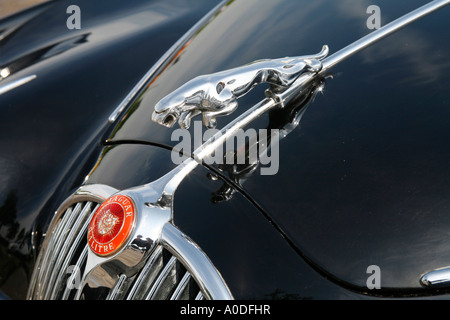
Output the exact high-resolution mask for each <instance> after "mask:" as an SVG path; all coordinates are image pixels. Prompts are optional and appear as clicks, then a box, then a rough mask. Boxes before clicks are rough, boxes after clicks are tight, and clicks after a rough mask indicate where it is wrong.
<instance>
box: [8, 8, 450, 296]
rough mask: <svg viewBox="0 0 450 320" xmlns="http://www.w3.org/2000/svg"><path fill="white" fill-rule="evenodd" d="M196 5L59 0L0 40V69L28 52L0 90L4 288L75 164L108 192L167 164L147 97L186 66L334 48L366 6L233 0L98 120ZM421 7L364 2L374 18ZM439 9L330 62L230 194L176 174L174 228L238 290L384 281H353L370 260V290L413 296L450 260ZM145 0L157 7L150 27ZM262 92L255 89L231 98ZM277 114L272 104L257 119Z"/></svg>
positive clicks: (333, 292)
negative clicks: (124, 104) (321, 88)
mask: <svg viewBox="0 0 450 320" xmlns="http://www.w3.org/2000/svg"><path fill="white" fill-rule="evenodd" d="M106 2H107V3H108V4H106ZM194 3H195V7H191V6H190V5H189V4H188V3H187V2H185V1H181V0H178V1H167V0H164V1H150V2H146V1H131V2H123V1H105V2H103V1H95V2H94V1H79V2H77V1H73V4H79V5H80V7H82V12H83V20H82V21H83V22H82V23H83V24H82V25H83V27H82V29H81V30H80V31H73V32H69V31H68V30H67V28H66V27H65V19H66V18H67V15H66V14H62V15H60V12H61V11H62V12H63V13H64V12H65V9H66V6H67V5H66V3H65V2H61V3H59V2H56V3H55V4H53V3H52V6H50V9H48V11H44V13H43V14H41V15H39V16H37V17H36V18H35V19H33V20H32V21H30V22H28V23H27V24H25V25H24V26H23V27H22V28H21V29H19V31H17V32H16V33H14V35H13V36H12V37H11V38H10V39H8V41H7V42H5V43H4V44H2V43H1V42H0V50H1V51H0V53H1V54H0V66H3V65H4V64H5V63H6V62H11V61H33V63H34V64H26V63H23V62H22V63H21V65H24V66H25V67H23V68H22V69H20V71H18V72H17V73H16V74H15V75H13V76H12V77H11V79H14V78H13V77H16V76H17V77H19V76H20V75H28V74H33V73H37V74H38V79H37V80H34V81H32V82H30V83H29V84H27V85H25V86H23V87H21V88H20V89H16V90H14V91H11V92H10V93H8V94H5V95H3V96H0V108H1V109H0V111H2V112H3V114H2V117H0V137H1V138H0V150H1V153H0V161H2V162H3V163H2V164H1V165H0V179H1V181H2V186H1V187H2V189H0V190H1V191H2V192H1V193H0V219H1V220H0V221H1V223H2V225H3V228H2V229H0V232H1V233H0V236H1V237H0V239H1V241H2V245H1V246H0V250H2V251H1V254H2V255H1V256H0V263H2V265H1V266H0V290H2V291H4V292H5V293H6V294H7V295H9V296H11V297H19V298H20V297H23V296H24V294H25V291H26V285H27V276H29V274H30V272H31V267H32V264H33V259H32V258H33V257H32V256H33V254H36V251H33V245H39V243H40V236H41V233H42V232H43V230H45V226H46V225H47V224H48V222H49V220H50V219H51V214H52V212H54V210H55V208H56V207H57V206H58V204H59V203H60V202H61V201H62V200H63V199H64V198H65V197H67V196H68V195H69V194H70V192H71V190H73V189H74V188H76V187H77V186H78V185H79V184H81V183H82V182H83V180H84V178H85V176H87V175H88V174H89V173H90V175H89V177H88V180H87V183H106V184H108V185H111V186H113V187H116V188H119V189H123V188H128V187H132V186H135V185H139V184H143V183H146V182H149V181H152V180H153V179H155V178H157V177H159V176H160V175H162V174H164V173H165V172H167V171H168V170H169V169H170V168H173V166H174V165H173V163H172V162H171V161H170V152H169V150H168V149H170V147H171V146H174V145H176V143H177V141H171V138H170V135H171V130H169V129H167V128H164V127H161V126H159V125H156V124H154V123H152V122H151V120H150V117H151V112H152V111H153V107H154V104H155V103H156V102H157V101H158V100H159V98H161V97H162V96H164V95H165V94H167V93H169V92H171V91H172V90H174V89H175V88H176V87H178V86H179V85H181V84H183V83H184V82H186V81H188V80H190V79H192V78H193V77H195V76H197V75H200V74H204V73H210V72H215V71H220V70H223V69H228V68H231V67H235V66H239V65H242V64H245V63H248V62H249V61H253V60H256V59H260V58H279V57H283V56H290V55H303V54H309V53H314V52H317V51H318V50H319V49H320V48H321V46H322V45H323V44H328V45H329V46H330V48H331V51H332V52H334V51H335V50H337V49H339V48H342V47H343V46H345V45H347V44H349V43H351V42H352V41H354V40H356V39H358V38H359V37H361V36H362V35H364V34H367V33H368V32H369V30H367V28H366V25H365V22H366V19H367V14H366V13H365V10H366V8H367V6H368V5H369V3H362V2H361V1H339V2H338V1H314V2H311V1H282V0H278V1H270V2H269V1H265V2H255V1H248V0H246V1H230V2H229V4H228V6H227V7H226V9H225V10H224V11H222V12H221V13H220V14H218V15H217V16H216V17H215V19H214V20H213V21H212V22H211V23H210V24H208V25H207V26H206V27H205V28H203V29H202V30H201V32H199V33H198V34H197V36H196V37H195V38H194V39H193V40H192V41H191V42H190V43H189V45H188V46H186V47H184V48H183V50H182V51H181V52H180V54H179V55H178V58H177V59H176V60H175V61H174V62H173V63H172V64H171V65H170V66H169V67H168V68H166V69H165V70H164V72H163V73H162V74H161V75H159V77H158V78H157V79H156V80H155V81H154V82H152V84H151V86H150V87H149V89H148V90H147V91H146V92H145V93H144V95H143V96H142V97H141V98H140V99H139V101H138V102H136V103H135V104H134V105H132V106H131V107H130V108H129V109H128V110H127V112H126V113H124V114H123V116H122V117H121V118H120V119H119V120H118V122H117V123H115V124H114V126H112V127H109V125H108V123H107V122H106V119H107V117H108V115H109V114H110V112H112V110H114V108H115V107H116V106H117V105H118V104H119V102H120V101H121V99H123V97H124V96H125V95H126V93H127V92H128V90H130V89H131V88H132V87H133V85H134V84H135V83H136V82H137V81H138V80H139V79H140V77H141V76H142V75H143V74H144V73H145V72H146V71H147V70H148V69H149V68H150V66H151V65H152V64H153V63H154V62H155V61H156V60H157V59H158V58H159V57H160V56H161V54H163V53H164V52H165V50H166V49H167V48H168V47H169V46H170V45H171V44H172V43H174V42H175V41H176V39H177V38H178V37H179V36H180V35H181V34H183V32H184V31H185V30H186V29H187V28H188V27H189V26H191V25H192V24H193V23H194V21H195V20H197V19H198V18H199V17H201V16H202V14H204V13H206V12H207V11H208V10H209V8H211V7H212V6H213V5H214V4H215V3H212V2H210V1H203V2H194ZM424 3H426V1H421V0H415V1H410V0H408V1H406V0H404V1H395V2H393V1H376V2H374V3H372V2H371V3H370V4H378V5H379V6H380V7H381V8H382V17H383V21H389V20H391V19H393V18H395V17H397V16H400V15H401V14H404V13H406V12H408V11H410V10H412V9H414V8H416V7H418V6H419V5H421V4H424ZM172 8H176V9H177V10H176V11H172ZM448 10H449V8H445V9H443V10H442V11H441V12H438V13H433V15H432V16H430V17H428V18H425V19H423V20H421V21H418V22H416V23H415V24H414V25H411V26H410V27H408V29H405V30H403V31H400V32H398V33H397V34H396V35H393V36H391V37H390V38H388V39H385V40H383V41H382V42H380V43H379V44H377V45H375V46H373V47H372V48H369V49H367V50H366V51H364V52H362V53H360V54H358V55H356V56H355V57H353V58H351V59H349V60H348V61H345V62H343V63H342V64H340V65H339V66H338V67H337V68H335V69H334V70H333V73H334V79H332V80H331V79H328V80H327V82H326V86H325V92H324V94H323V95H320V94H319V96H317V97H316V99H315V101H314V103H312V104H311V105H309V107H308V109H307V110H306V112H305V114H304V117H303V119H302V122H301V125H300V127H298V128H296V129H295V130H294V131H293V132H291V133H290V134H289V136H288V137H287V138H286V139H284V140H282V141H281V143H280V148H281V149H280V170H279V172H278V174H276V175H273V176H261V175H259V174H258V172H255V173H254V174H252V175H249V176H247V177H246V180H245V181H239V180H237V182H235V183H239V185H233V183H232V181H228V183H230V184H231V185H232V186H233V187H236V188H238V189H239V190H238V191H236V192H234V193H233V194H232V197H231V198H230V199H229V200H228V201H222V202H217V201H215V200H217V199H215V198H214V196H215V194H217V190H220V189H221V188H222V187H223V184H224V181H223V180H221V179H219V180H217V181H215V180H213V179H210V178H208V173H209V174H210V173H211V172H214V173H218V171H217V170H218V169H217V168H210V169H211V170H213V171H208V170H207V169H206V168H205V167H198V168H197V169H196V170H195V171H194V172H193V173H192V174H191V175H190V176H189V177H188V178H187V179H186V180H185V181H184V182H183V183H182V184H181V185H180V188H179V190H177V193H176V202H175V223H176V224H177V226H179V227H180V228H181V229H182V230H183V231H184V232H186V233H187V234H188V235H189V236H190V237H192V238H193V239H194V240H195V241H196V242H197V243H198V244H199V245H200V246H201V247H202V248H203V249H204V250H205V251H206V253H207V254H208V256H209V257H210V258H211V259H212V261H213V262H214V264H215V265H216V266H217V267H218V268H219V270H220V272H221V273H222V275H223V276H224V278H225V280H226V281H227V283H228V285H229V286H230V288H231V290H232V292H233V294H234V295H235V296H236V297H237V298H246V299H253V298H257V299H263V298H296V299H310V298H316V299H326V298H331V299H338V298H358V299H360V298H367V297H373V296H378V295H382V294H385V293H386V290H381V291H370V290H367V288H365V281H366V279H367V277H368V274H367V273H366V268H367V266H368V265H370V264H377V265H379V266H380V267H381V270H382V286H383V288H384V289H386V288H388V289H391V288H400V291H398V290H397V291H394V292H391V291H390V290H387V293H389V294H392V293H393V294H397V295H399V294H400V293H402V294H403V293H406V294H410V293H418V291H417V290H420V287H419V284H418V277H419V276H420V273H421V272H425V271H428V270H429V269H434V268H438V267H442V266H445V265H450V263H449V261H448V254H447V252H449V250H448V249H450V248H448V241H447V239H448V235H447V232H446V230H448V223H449V221H448V218H447V216H446V214H445V213H446V212H448V209H449V207H450V204H449V200H448V185H449V178H450V174H449V171H448V170H449V166H448V165H449V164H450V161H449V159H450V156H449V153H448V152H449V150H450V148H449V137H450V132H449V126H448V125H447V123H448V121H447V120H448V118H449V117H448V116H449V108H448V107H449V106H448V101H449V99H448V93H447V92H448V91H446V90H445V88H448V87H449V83H448V78H446V77H445V74H448V71H449V64H448V62H447V59H446V53H447V52H448V44H446V39H448V32H449V30H448V28H446V27H445V26H446V25H445V23H446V17H447V16H448ZM144 11H145V13H146V14H148V15H155V17H158V19H159V18H160V17H161V16H160V14H161V13H163V16H164V18H163V19H162V20H158V19H156V21H158V23H156V24H152V21H153V20H149V19H142V18H145V17H146V15H145V14H143V12H144ZM137 21H139V23H136V22H137ZM56 26H59V27H56ZM125 26H127V27H125ZM128 27H129V28H128ZM37 28H39V30H41V32H40V33H39V37H37V36H36V32H35V30H36V29H37ZM80 39H82V41H80ZM52 49H53V51H52ZM62 49H66V50H62ZM49 52H50V53H51V52H53V53H55V52H56V53H58V54H52V55H50V56H49V54H48V53H49ZM36 53H39V54H36ZM21 59H22V60H21ZM262 95H263V88H256V89H255V90H254V91H253V92H252V93H250V94H248V95H247V96H245V97H244V98H243V99H242V100H241V108H240V111H241V110H242V109H244V108H245V107H246V106H250V105H253V104H254V103H255V102H256V101H258V100H259V99H260V98H261V97H262ZM238 113H239V112H237V113H236V114H238ZM3 115H4V116H5V117H3ZM233 117H234V116H233ZM280 119H281V120H280ZM283 119H285V117H280V115H273V114H272V115H271V116H269V117H263V118H262V119H260V120H258V121H257V122H256V124H255V125H257V126H258V127H266V126H267V125H268V124H270V125H275V123H276V124H277V125H278V124H280V122H281V123H283V121H285V120H283ZM229 120H230V117H227V118H221V119H219V126H221V125H223V124H224V123H226V122H227V121H229ZM275 120H276V121H275ZM191 130H192V129H191ZM105 138H109V142H108V143H107V144H108V145H107V146H106V147H105V148H103V147H102V146H101V142H102V141H103V140H104V139H105ZM161 146H163V147H164V148H162V147H161ZM97 160H98V162H97ZM93 169H94V170H93ZM91 170H93V171H91ZM5 182H6V183H5ZM32 230H36V231H38V233H37V235H36V237H31V233H30V232H31V231H32ZM411 289H414V290H415V291H411Z"/></svg>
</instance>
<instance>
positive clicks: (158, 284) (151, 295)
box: [145, 257, 177, 300]
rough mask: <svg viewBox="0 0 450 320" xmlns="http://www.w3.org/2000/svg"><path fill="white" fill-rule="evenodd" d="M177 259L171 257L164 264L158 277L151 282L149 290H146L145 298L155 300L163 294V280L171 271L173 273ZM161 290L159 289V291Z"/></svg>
mask: <svg viewBox="0 0 450 320" xmlns="http://www.w3.org/2000/svg"><path fill="white" fill-rule="evenodd" d="M176 262H177V259H176V258H175V257H171V258H170V260H169V262H168V263H167V264H166V265H165V266H164V268H163V270H162V271H161V273H160V274H159V276H158V278H156V280H155V283H154V284H153V286H152V288H151V290H150V291H149V292H148V294H147V296H146V297H145V300H156V299H157V298H158V297H160V296H161V295H164V294H165V293H166V292H163V291H162V290H164V286H163V284H164V282H165V280H167V279H168V278H169V277H170V276H171V273H172V274H173V273H174V269H175V267H176ZM160 290H161V291H160Z"/></svg>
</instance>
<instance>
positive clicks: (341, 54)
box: [321, 0, 450, 73]
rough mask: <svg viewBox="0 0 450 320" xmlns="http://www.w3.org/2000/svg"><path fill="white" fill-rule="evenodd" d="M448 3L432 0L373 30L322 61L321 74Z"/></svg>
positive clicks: (448, 0)
mask: <svg viewBox="0 0 450 320" xmlns="http://www.w3.org/2000/svg"><path fill="white" fill-rule="evenodd" d="M449 3H450V0H434V1H431V2H429V3H427V4H426V5H423V6H422V7H420V8H418V9H416V10H414V11H411V12H410V13H407V14H405V15H404V16H402V17H400V18H398V19H396V20H394V21H392V22H390V23H388V24H386V25H385V26H383V27H381V28H380V29H378V30H375V31H373V32H371V33H369V34H368V35H366V36H364V37H362V38H361V39H359V40H357V41H355V42H353V43H352V44H350V45H348V46H346V47H345V48H343V49H341V50H339V51H337V52H335V53H334V54H332V55H330V56H329V57H328V58H326V59H324V60H323V62H322V65H323V68H322V71H321V72H322V73H323V72H325V71H327V70H329V69H330V68H331V67H333V66H334V65H336V64H337V63H339V62H341V61H343V60H344V59H347V58H348V57H350V56H351V55H353V54H355V53H356V52H358V51H361V50H362V49H364V48H366V47H368V46H370V45H371V44H373V43H375V42H376V41H378V40H380V39H382V38H384V37H386V36H388V35H390V34H391V33H393V32H395V31H397V30H399V29H401V28H403V27H404V26H406V25H408V24H409V23H411V22H413V21H416V20H417V19H420V18H422V17H424V16H426V15H428V14H430V13H432V12H433V11H436V10H438V9H440V8H442V7H443V6H445V5H447V4H449Z"/></svg>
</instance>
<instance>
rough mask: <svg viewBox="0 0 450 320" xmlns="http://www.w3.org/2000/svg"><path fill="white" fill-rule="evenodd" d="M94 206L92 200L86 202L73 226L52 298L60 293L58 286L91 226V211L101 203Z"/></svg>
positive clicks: (62, 256) (61, 255)
mask: <svg viewBox="0 0 450 320" xmlns="http://www.w3.org/2000/svg"><path fill="white" fill-rule="evenodd" d="M92 206H93V203H92V202H88V203H86V205H85V206H84V208H83V210H82V212H81V214H80V216H79V218H78V219H77V221H76V223H75V225H74V226H73V227H72V230H71V231H70V235H69V237H68V239H67V240H66V241H67V243H66V246H65V247H64V248H63V250H62V252H61V254H60V257H61V258H62V259H61V260H62V261H61V266H60V269H59V273H58V275H57V277H56V282H55V284H54V286H53V291H52V294H51V296H50V299H56V297H57V293H58V292H57V288H59V287H60V285H61V281H62V280H63V279H65V277H64V275H65V274H66V273H67V268H68V267H69V264H70V263H71V261H72V260H73V257H74V254H75V252H76V251H77V249H78V248H79V246H80V244H81V242H82V241H83V240H84V239H85V234H86V232H87V228H88V226H89V219H88V218H89V217H90V215H91V213H92V212H94V211H95V210H96V209H97V208H98V207H99V205H97V206H96V207H95V208H94V209H93V210H91V208H92ZM72 239H73V241H72ZM57 263H58V262H57Z"/></svg>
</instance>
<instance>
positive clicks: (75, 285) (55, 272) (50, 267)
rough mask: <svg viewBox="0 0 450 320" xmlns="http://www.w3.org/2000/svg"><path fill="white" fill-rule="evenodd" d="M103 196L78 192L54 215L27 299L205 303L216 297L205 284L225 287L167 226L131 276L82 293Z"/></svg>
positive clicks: (195, 250) (199, 254)
mask: <svg viewBox="0 0 450 320" xmlns="http://www.w3.org/2000/svg"><path fill="white" fill-rule="evenodd" d="M109 193H111V190H110V192H109ZM106 196H107V195H103V197H102V196H98V195H93V194H86V193H84V192H81V193H77V194H76V195H74V196H72V197H71V198H69V199H68V200H67V201H66V202H65V203H64V204H63V205H62V206H61V208H60V210H58V211H57V212H56V214H55V217H54V218H53V221H52V223H51V225H50V227H49V230H48V232H47V234H46V236H45V240H44V243H43V245H42V249H41V251H40V253H39V256H38V259H37V261H36V265H35V269H34V272H33V275H32V280H31V283H30V287H29V291H28V299H44V300H60V299H62V300H74V299H107V300H119V299H129V300H134V299H135V300H194V299H196V300H203V299H212V298H214V295H212V294H211V292H210V291H211V290H210V288H209V287H208V286H213V287H215V288H217V287H219V288H220V290H222V287H223V288H225V289H226V285H225V284H224V283H221V282H222V281H221V278H220V277H217V271H216V270H215V268H213V267H212V265H208V263H206V264H205V261H206V260H205V258H206V256H205V255H204V253H203V252H202V251H201V250H200V249H199V248H198V247H197V246H196V245H195V243H193V242H192V241H191V240H190V239H189V238H188V237H187V236H185V235H184V234H182V233H181V232H180V231H179V230H178V229H177V228H176V227H174V226H173V225H171V224H168V226H167V227H166V228H165V229H164V232H163V233H164V235H163V236H162V237H161V239H159V240H158V241H157V242H156V243H155V246H154V247H153V249H152V251H151V252H150V253H149V254H148V257H147V258H146V260H145V261H144V263H143V265H142V267H140V269H139V270H138V271H137V272H136V273H135V274H133V275H129V276H126V275H125V274H121V273H120V272H118V273H117V275H116V276H115V280H116V282H115V284H114V285H113V286H111V287H110V288H105V287H99V288H88V290H80V286H79V284H80V280H81V276H82V275H83V273H84V269H85V267H86V261H87V257H88V250H89V248H88V244H87V229H88V226H89V221H90V218H91V217H92V215H93V213H94V212H95V210H96V209H97V208H98V207H99V206H100V203H102V202H103V201H104V199H105V198H106ZM211 279H212V280H211ZM217 279H219V281H218V280H217ZM218 282H219V283H218ZM211 284H212V285H211ZM226 290H227V289H226Z"/></svg>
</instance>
